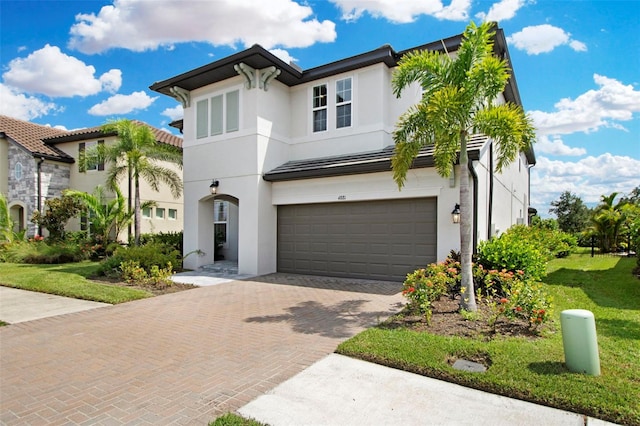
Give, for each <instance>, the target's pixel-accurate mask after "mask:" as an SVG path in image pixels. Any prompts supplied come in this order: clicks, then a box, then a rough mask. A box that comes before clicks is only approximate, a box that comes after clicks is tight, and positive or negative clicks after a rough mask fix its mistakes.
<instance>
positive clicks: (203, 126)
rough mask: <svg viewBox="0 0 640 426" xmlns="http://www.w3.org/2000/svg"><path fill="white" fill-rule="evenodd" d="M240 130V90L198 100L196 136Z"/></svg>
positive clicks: (204, 136)
mask: <svg viewBox="0 0 640 426" xmlns="http://www.w3.org/2000/svg"><path fill="white" fill-rule="evenodd" d="M238 130H240V91H239V90H232V91H230V92H227V93H221V94H219V95H216V96H212V97H211V98H208V99H202V100H200V101H198V102H196V138H198V139H201V138H206V137H207V136H217V135H221V134H223V133H230V132H237V131H238Z"/></svg>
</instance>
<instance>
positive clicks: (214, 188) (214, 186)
mask: <svg viewBox="0 0 640 426" xmlns="http://www.w3.org/2000/svg"><path fill="white" fill-rule="evenodd" d="M218 186H220V181H219V180H217V179H214V180H212V181H211V185H209V191H211V194H212V195H215V194H216V192H218Z"/></svg>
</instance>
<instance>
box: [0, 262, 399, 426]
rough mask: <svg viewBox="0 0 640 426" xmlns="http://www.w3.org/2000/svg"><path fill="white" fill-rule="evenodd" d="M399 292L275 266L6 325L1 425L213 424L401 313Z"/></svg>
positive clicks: (395, 287)
mask: <svg viewBox="0 0 640 426" xmlns="http://www.w3.org/2000/svg"><path fill="white" fill-rule="evenodd" d="M399 291H400V284H397V283H384V282H375V281H362V280H346V279H334V278H319V277H309V276H302V275H288V274H272V275H268V276H264V277H259V278H257V279H254V280H253V281H234V282H230V283H225V284H220V285H217V286H212V287H202V288H197V289H193V290H188V291H183V292H180V293H174V294H169V295H164V296H159V297H155V298H151V299H145V300H140V301H135V302H130V303H126V304H122V305H116V306H110V307H105V308H99V309H95V310H92V311H85V312H80V313H74V314H68V315H63V316H58V317H52V318H47V319H42V320H37V321H31V322H25V323H20V324H14V325H10V326H6V327H0V363H1V364H0V423H2V424H34V425H42V424H92V425H93V424H105V425H106V424H127V423H129V424H135V425H139V424H154V425H155V424H198V425H201V424H207V422H209V421H211V420H213V419H214V418H215V417H216V416H218V415H219V414H221V413H223V412H226V411H232V410H235V409H238V408H240V407H241V406H243V405H244V404H246V403H247V402H249V401H251V400H252V399H254V398H255V397H257V396H258V395H260V394H262V393H264V392H266V391H267V390H269V389H271V388H273V387H275V386H276V385H277V384H279V383H281V382H283V381H284V380H286V379H288V378H290V377H292V376H293V375H295V374H297V373H298V372H300V371H302V370H303V369H304V368H306V367H308V366H309V365H311V364H312V363H314V362H315V361H317V360H319V359H321V358H322V357H324V356H325V355H326V354H329V353H331V352H333V351H334V350H335V348H336V346H337V345H338V343H339V342H341V341H343V340H345V339H346V338H348V337H350V336H352V335H354V334H356V333H357V332H359V331H361V330H362V329H364V328H365V327H368V326H371V325H374V324H375V323H377V322H378V321H379V320H381V319H383V318H385V317H387V316H388V315H389V314H391V313H393V312H396V311H397V310H398V309H399V307H400V305H401V304H402V303H403V301H402V297H401V295H400V294H399Z"/></svg>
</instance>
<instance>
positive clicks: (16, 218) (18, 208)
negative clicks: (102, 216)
mask: <svg viewBox="0 0 640 426" xmlns="http://www.w3.org/2000/svg"><path fill="white" fill-rule="evenodd" d="M9 214H10V215H11V220H12V221H13V232H20V231H22V230H23V229H25V223H26V219H25V208H24V206H22V205H20V204H13V205H11V206H10V207H9Z"/></svg>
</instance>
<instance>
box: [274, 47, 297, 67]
mask: <svg viewBox="0 0 640 426" xmlns="http://www.w3.org/2000/svg"><path fill="white" fill-rule="evenodd" d="M269 52H271V53H273V54H274V55H275V56H277V57H278V58H280V59H282V60H283V61H284V62H286V63H287V64H290V63H291V62H295V61H297V59H296V58H294V57H293V56H291V55H290V54H289V52H287V51H286V50H284V49H271V50H269Z"/></svg>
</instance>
